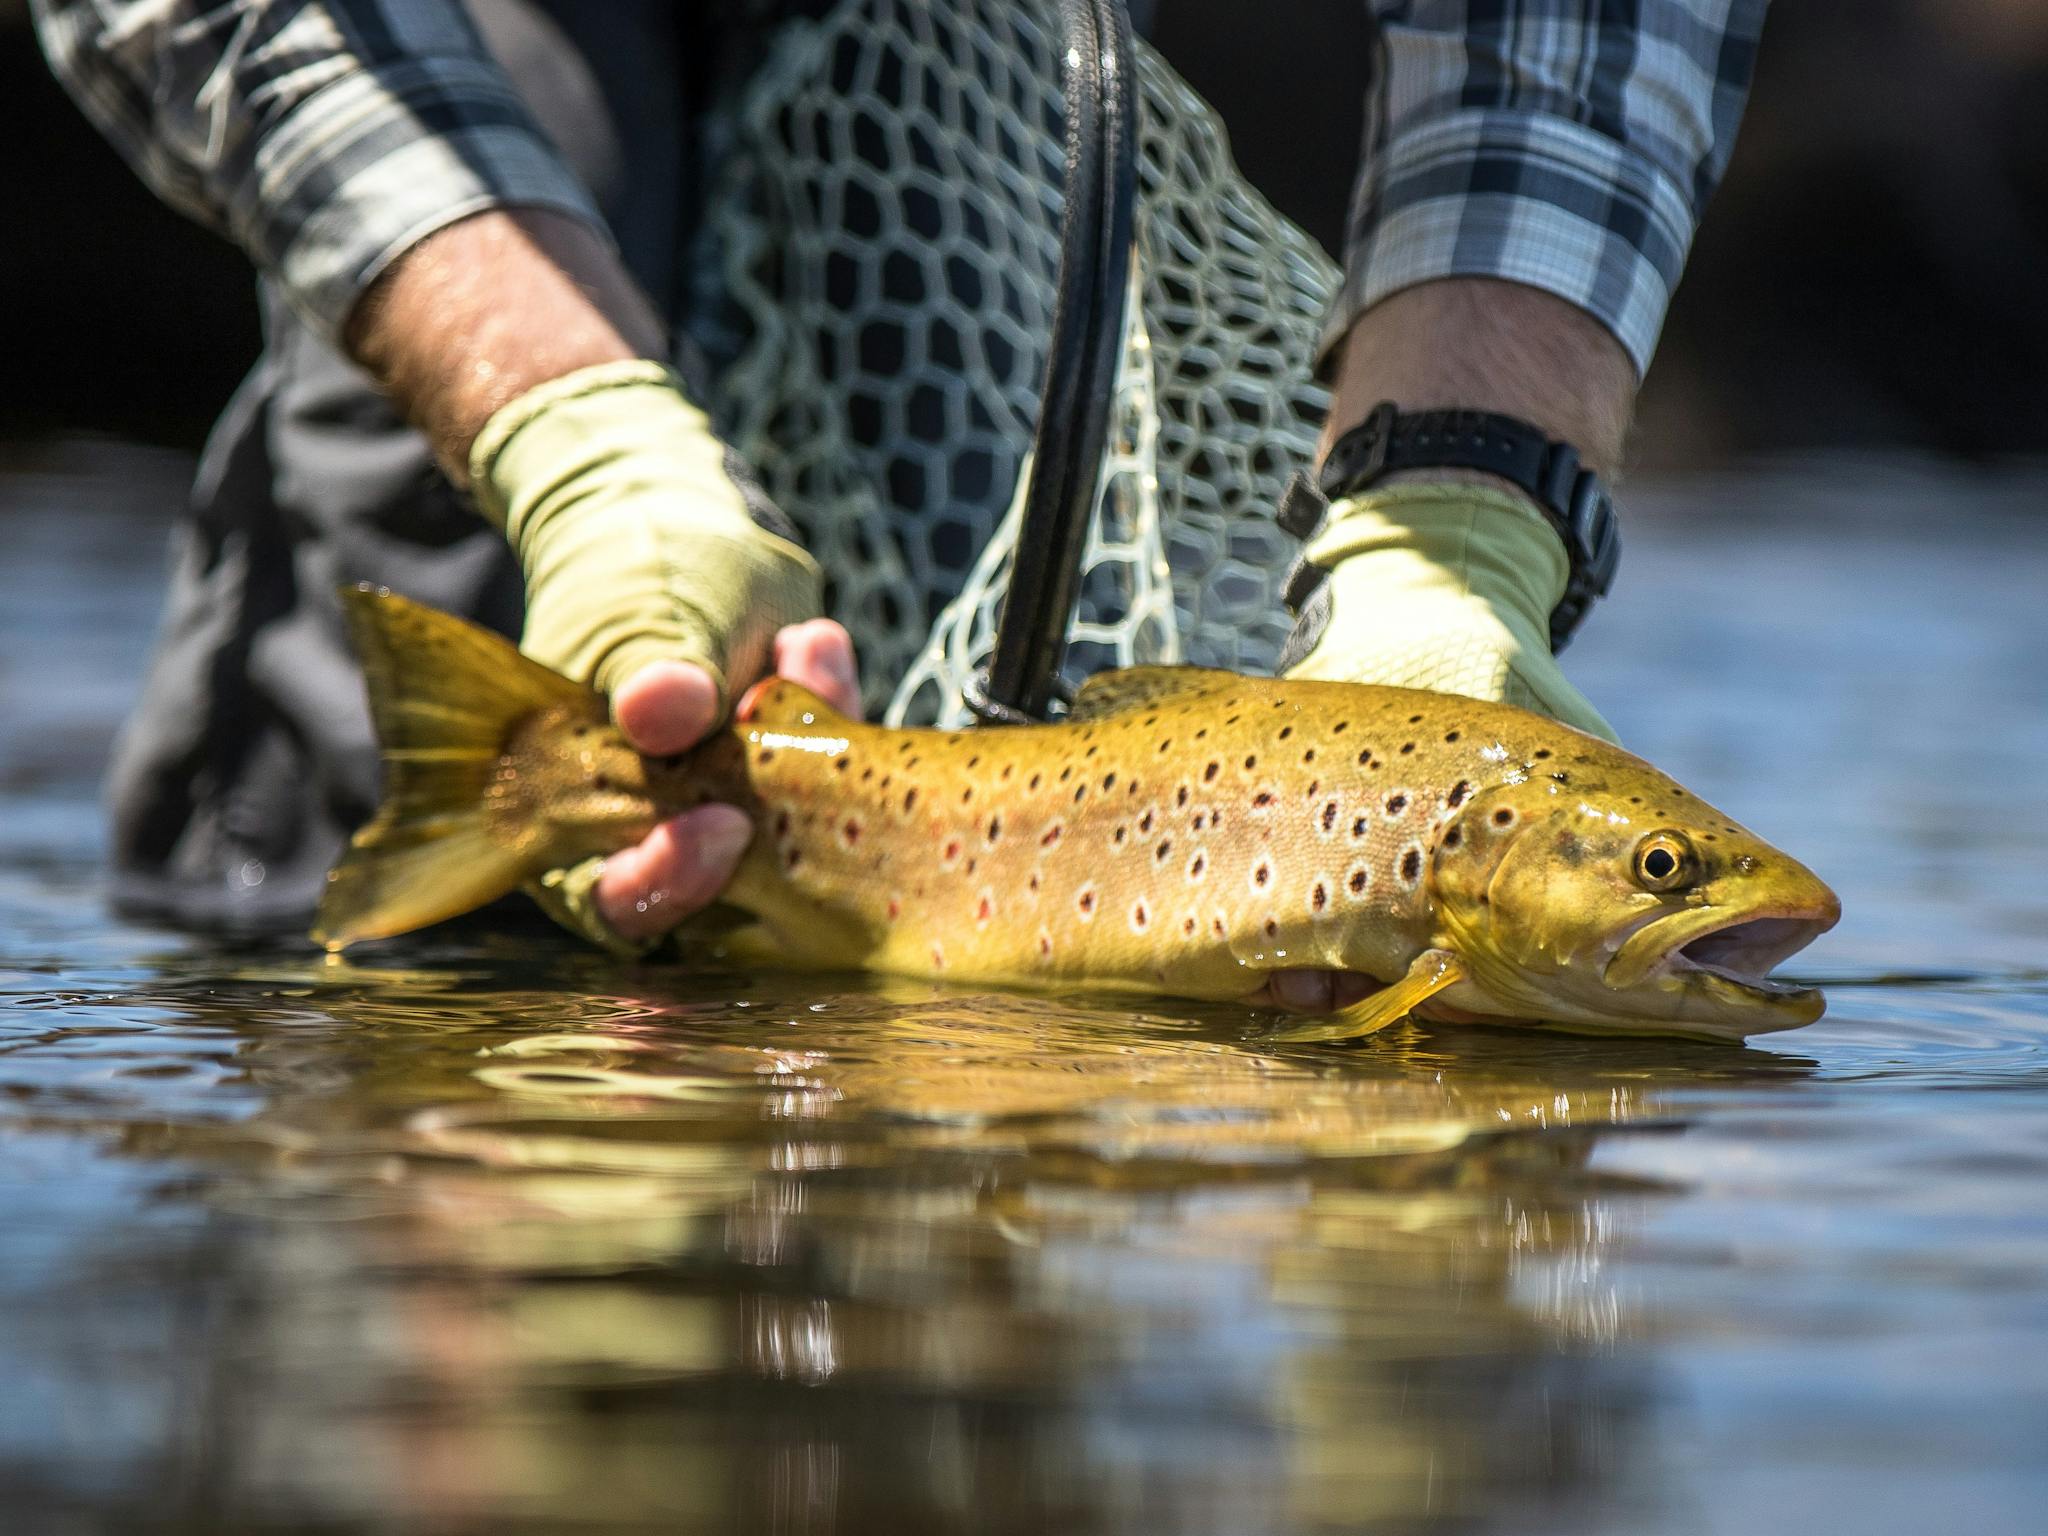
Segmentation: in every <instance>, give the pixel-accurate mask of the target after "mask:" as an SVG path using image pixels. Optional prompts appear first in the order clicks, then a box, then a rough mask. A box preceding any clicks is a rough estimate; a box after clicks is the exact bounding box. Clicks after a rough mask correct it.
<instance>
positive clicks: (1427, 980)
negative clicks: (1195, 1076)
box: [1266, 949, 1465, 1042]
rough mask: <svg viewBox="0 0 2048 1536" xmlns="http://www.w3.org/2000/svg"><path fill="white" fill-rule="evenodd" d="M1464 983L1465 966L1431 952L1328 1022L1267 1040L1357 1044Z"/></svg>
mask: <svg viewBox="0 0 2048 1536" xmlns="http://www.w3.org/2000/svg"><path fill="white" fill-rule="evenodd" d="M1464 979H1465V965H1464V962H1463V961H1461V960H1460V959H1459V958H1458V957H1457V956H1456V955H1454V954H1452V953H1451V952H1450V951H1449V950H1447V949H1428V950H1424V951H1423V952H1422V953H1421V954H1420V955H1417V956H1416V957H1415V960H1414V963H1413V964H1411V965H1410V966H1409V967H1408V973H1407V974H1406V975H1405V976H1403V977H1402V978H1401V979H1400V980H1399V981H1397V982H1394V983H1393V984H1392V985H1390V986H1385V987H1382V988H1380V990H1379V991H1377V992H1375V993H1373V994H1372V995H1371V996H1369V997H1364V998H1361V999H1359V1001H1357V1002H1355V1003H1353V1004H1352V1005H1351V1006H1350V1007H1349V1008H1344V1009H1340V1010H1339V1011H1338V1012H1337V1013H1335V1014H1333V1015H1331V1016H1330V1017H1329V1018H1326V1019H1317V1020H1315V1021H1313V1022H1311V1023H1307V1024H1299V1025H1294V1026H1292V1027H1290V1028H1287V1029H1283V1030H1280V1031H1279V1032H1278V1033H1276V1034H1272V1035H1269V1036H1267V1037H1266V1038H1268V1039H1269V1040H1284V1041H1289V1042H1301V1041H1316V1040H1356V1039H1358V1038H1359V1037H1360V1036H1363V1035H1372V1034H1377V1033H1379V1031H1381V1030H1383V1029H1385V1028H1386V1027H1387V1026H1388V1025H1390V1024H1398V1023H1400V1022H1401V1020H1403V1019H1405V1018H1407V1017H1408V1015H1409V1014H1411V1013H1413V1012H1414V1011H1415V1010H1416V1009H1417V1008H1419V1007H1420V1006H1421V1005H1422V1004H1423V1003H1424V1002H1426V1001H1427V1000H1428V999H1430V998H1432V997H1434V996H1436V994H1437V993H1439V992H1441V991H1443V990H1444V989H1445V988H1447V987H1453V986H1456V985H1457V984H1458V983H1459V982H1461V981H1463V980H1464Z"/></svg>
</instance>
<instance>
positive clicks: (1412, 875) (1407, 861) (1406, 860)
mask: <svg viewBox="0 0 2048 1536" xmlns="http://www.w3.org/2000/svg"><path fill="white" fill-rule="evenodd" d="M1401 878H1402V879H1403V880H1405V881H1407V882H1408V883H1409V884H1410V885H1413V884H1414V883H1415V882H1416V881H1417V880H1420V879H1421V878H1422V850H1421V849H1420V848H1410V849H1409V850H1408V851H1407V852H1406V853H1404V854H1402V855H1401Z"/></svg>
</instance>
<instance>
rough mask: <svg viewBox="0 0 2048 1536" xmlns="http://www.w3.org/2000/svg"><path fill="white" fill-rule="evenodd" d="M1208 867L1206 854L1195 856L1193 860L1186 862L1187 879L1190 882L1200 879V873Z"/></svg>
mask: <svg viewBox="0 0 2048 1536" xmlns="http://www.w3.org/2000/svg"><path fill="white" fill-rule="evenodd" d="M1208 867H1209V856H1208V855H1207V854H1206V853H1198V854H1196V855H1195V856H1194V858H1192V859H1191V860H1189V861H1188V878H1189V879H1190V880H1199V879H1201V878H1202V871H1203V870H1205V869H1207V868H1208Z"/></svg>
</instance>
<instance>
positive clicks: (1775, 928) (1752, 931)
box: [1667, 914, 1835, 997]
mask: <svg viewBox="0 0 2048 1536" xmlns="http://www.w3.org/2000/svg"><path fill="white" fill-rule="evenodd" d="M1834 925H1835V923H1834V918H1833V917H1832V916H1825V915H1820V914H1816V915H1814V916H1811V917H1752V918H1748V919H1744V920H1740V921H1737V922H1733V923H1730V924H1728V926H1726V927H1725V928H1715V929H1713V930H1711V931H1709V932H1707V933H1703V934H1701V935H1700V936H1699V937H1698V938H1695V939H1687V940H1685V941H1684V942H1683V943H1681V944H1679V945H1678V946H1677V947H1676V948H1675V949H1673V950H1671V951H1670V953H1669V955H1668V956H1667V959H1668V962H1669V964H1670V966H1671V968H1672V969H1673V970H1696V971H1705V972H1707V973H1708V974H1710V975H1713V976H1716V977H1718V978H1720V979H1721V980H1722V981H1725V982H1730V983H1733V984H1734V985H1735V986H1738V987H1741V988H1743V989H1744V990H1746V991H1751V992H1760V993H1762V994H1764V995H1765V996H1767V997H1792V996H1796V995H1797V994H1799V993H1802V992H1806V991H1809V990H1811V989H1809V988H1806V987H1798V986H1794V985H1793V984H1792V983H1790V982H1787V981H1778V980H1775V979H1773V978H1772V976H1771V974H1770V973H1771V971H1772V970H1774V969H1775V968H1776V967H1777V966H1778V965H1779V964H1780V963H1781V962H1783V961H1785V960H1787V959H1789V958H1791V957H1792V956H1793V955H1796V954H1798V953H1799V951H1800V950H1802V949H1804V948H1806V946H1807V945H1809V944H1811V943H1812V942H1813V941H1814V940H1815V939H1817V938H1819V937H1820V936H1821V935H1822V934H1823V933H1826V932H1827V931H1828V929H1830V928H1832V927H1834Z"/></svg>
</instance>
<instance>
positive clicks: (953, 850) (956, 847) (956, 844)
mask: <svg viewBox="0 0 2048 1536" xmlns="http://www.w3.org/2000/svg"><path fill="white" fill-rule="evenodd" d="M942 857H943V858H944V859H945V861H946V862H947V863H948V864H950V863H952V862H953V861H954V860H955V859H957V858H959V857H960V839H959V838H957V837H956V838H952V839H950V840H948V842H947V843H946V850H945V853H944V854H943V855H942Z"/></svg>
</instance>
